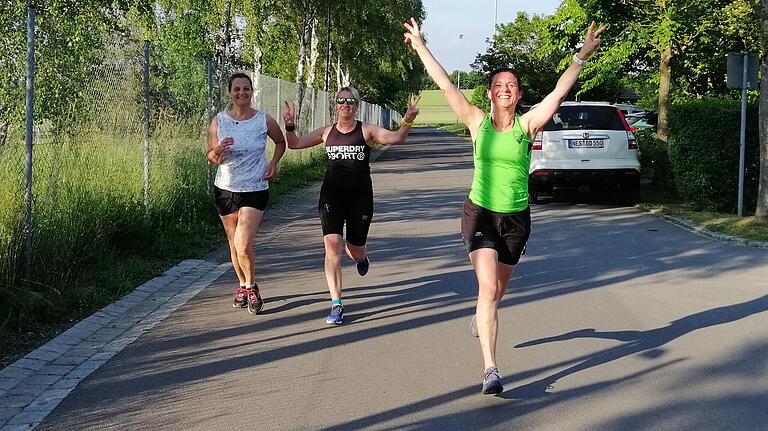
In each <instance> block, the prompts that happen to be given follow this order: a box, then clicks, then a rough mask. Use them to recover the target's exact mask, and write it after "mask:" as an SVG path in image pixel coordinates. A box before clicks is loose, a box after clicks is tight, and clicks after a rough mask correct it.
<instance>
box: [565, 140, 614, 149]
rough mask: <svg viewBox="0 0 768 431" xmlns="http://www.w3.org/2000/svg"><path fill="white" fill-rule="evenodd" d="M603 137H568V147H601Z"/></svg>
mask: <svg viewBox="0 0 768 431" xmlns="http://www.w3.org/2000/svg"><path fill="white" fill-rule="evenodd" d="M604 142H605V139H569V140H568V148H603V146H604V145H605V144H604Z"/></svg>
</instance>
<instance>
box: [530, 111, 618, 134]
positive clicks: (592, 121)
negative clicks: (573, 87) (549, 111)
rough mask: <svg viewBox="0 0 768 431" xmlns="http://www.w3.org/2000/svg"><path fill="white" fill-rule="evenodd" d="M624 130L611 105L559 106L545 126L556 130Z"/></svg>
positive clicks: (549, 129) (546, 128)
mask: <svg viewBox="0 0 768 431" xmlns="http://www.w3.org/2000/svg"><path fill="white" fill-rule="evenodd" d="M585 129H586V130H624V123H623V122H622V121H621V117H619V112H618V111H617V110H616V108H614V107H612V106H590V105H571V106H561V107H560V109H559V110H558V111H557V112H556V113H555V115H553V116H552V120H550V121H549V122H548V123H547V124H546V125H545V126H544V131H547V132H550V131H556V130H585Z"/></svg>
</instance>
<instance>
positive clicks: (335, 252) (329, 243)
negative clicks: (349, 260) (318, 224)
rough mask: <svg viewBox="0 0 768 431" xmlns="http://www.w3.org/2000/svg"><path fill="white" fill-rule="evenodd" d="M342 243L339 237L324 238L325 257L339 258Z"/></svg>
mask: <svg viewBox="0 0 768 431" xmlns="http://www.w3.org/2000/svg"><path fill="white" fill-rule="evenodd" d="M342 241H343V240H342V239H341V237H336V236H333V237H326V238H324V243H325V255H326V256H327V257H332V258H339V257H340V256H341V247H342Z"/></svg>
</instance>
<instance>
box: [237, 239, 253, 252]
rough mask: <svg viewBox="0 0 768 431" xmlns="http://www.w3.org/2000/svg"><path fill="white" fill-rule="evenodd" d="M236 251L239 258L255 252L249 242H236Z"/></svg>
mask: <svg viewBox="0 0 768 431" xmlns="http://www.w3.org/2000/svg"><path fill="white" fill-rule="evenodd" d="M234 249H235V252H237V254H238V256H247V255H248V254H249V253H250V252H251V250H253V248H251V243H250V242H248V241H235V244H234Z"/></svg>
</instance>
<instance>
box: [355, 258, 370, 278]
mask: <svg viewBox="0 0 768 431" xmlns="http://www.w3.org/2000/svg"><path fill="white" fill-rule="evenodd" d="M370 266H371V261H370V260H368V256H365V257H364V258H363V260H358V261H357V273H358V274H360V275H361V276H363V275H365V274H368V268H369V267H370Z"/></svg>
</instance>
